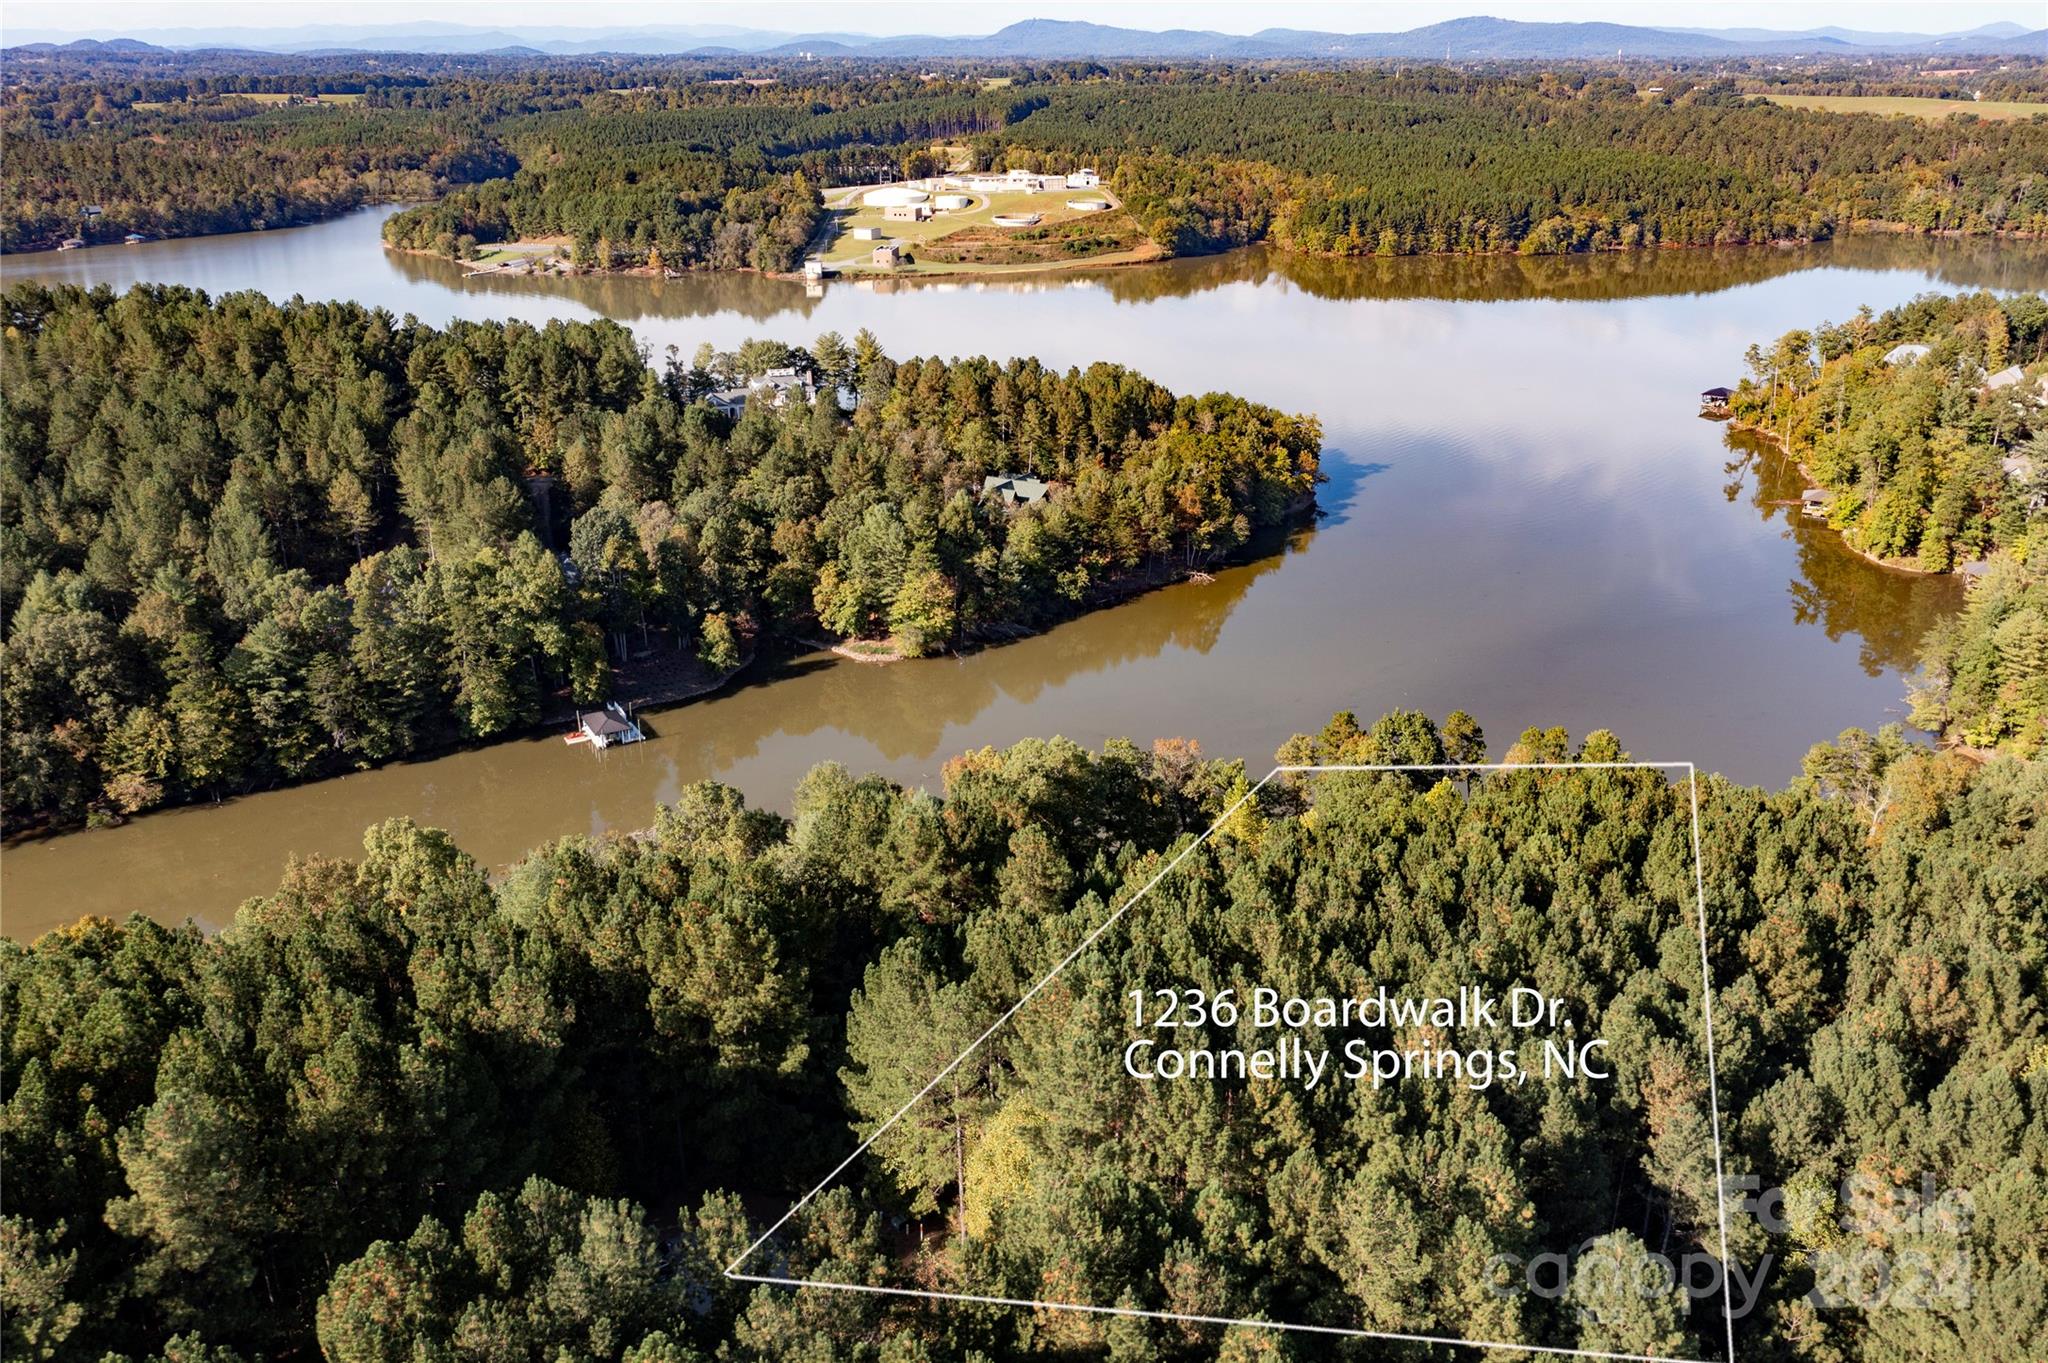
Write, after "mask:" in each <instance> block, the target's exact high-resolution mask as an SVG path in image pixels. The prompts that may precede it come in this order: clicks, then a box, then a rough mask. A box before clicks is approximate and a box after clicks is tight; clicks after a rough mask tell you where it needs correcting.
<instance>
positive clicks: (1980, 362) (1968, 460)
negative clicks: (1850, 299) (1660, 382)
mask: <svg viewBox="0 0 2048 1363" xmlns="http://www.w3.org/2000/svg"><path fill="white" fill-rule="evenodd" d="M1901 347H1906V349H1903V350H1902V349H1901ZM1921 347H1924V350H1923V349H1920V348H1921ZM2044 361H2048V298H2044V297H2043V296H2042V295H2040V294H2038V293H2034V294H2016V295H2011V296H2007V297H2003V298H2000V297H1996V296H1993V295H1991V294H1988V293H1977V294H1957V295H1954V296H1949V297H1944V296H1940V295H1927V296H1924V297H1921V298H1917V299H1915V300H1914V301H1912V302H1911V303H1907V304H1905V305H1903V306H1901V307H1897V308H1893V309H1891V310H1890V311H1888V312H1885V313H1882V314H1879V315H1875V316H1873V315H1872V314H1871V313H1870V311H1869V310H1868V309H1865V310H1863V311H1861V312H1859V313H1858V314H1857V315H1856V316H1854V317H1852V318H1850V319H1849V320H1848V321H1847V322H1842V323H1829V324H1822V325H1819V326H1816V327H1814V328H1813V329H1811V330H1800V331H1790V332H1787V333H1785V335H1783V336H1781V337H1779V338H1778V339H1777V341H1776V342H1774V343H1772V344H1771V345H1770V346H1769V347H1768V348H1766V347H1764V346H1760V345H1759V346H1752V347H1750V350H1749V354H1748V357H1747V362H1748V367H1749V370H1750V375H1749V377H1748V378H1745V379H1744V380H1743V382H1742V385H1741V387H1740V388H1739V389H1738V390H1737V391H1736V393H1735V395H1734V397H1733V398H1732V399H1731V400H1730V404H1729V405H1730V408H1731V409H1732V411H1733V413H1734V415H1735V418H1736V419H1737V420H1738V421H1739V422H1741V423H1743V424H1745V425H1749V426H1753V427H1755V428H1756V429H1758V430H1760V431H1763V432H1765V433H1766V434H1768V435H1770V436H1771V437H1772V438H1773V439H1775V440H1776V441H1777V442H1778V444H1779V445H1780V447H1781V448H1782V449H1784V450H1785V451H1786V452H1787V453H1788V454H1790V455H1791V456H1792V457H1793V458H1795V459H1796V460H1798V461H1799V463H1800V465H1801V466H1802V467H1803V468H1804V469H1805V470H1806V473H1807V476H1808V477H1809V478H1810V479H1811V480H1812V481H1813V483H1815V484H1816V485H1818V486H1819V487H1821V488H1824V489H1826V490H1827V491H1828V492H1829V493H1831V494H1833V500H1832V504H1831V505H1830V506H1829V508H1828V519H1829V523H1830V524H1831V525H1833V526H1835V527H1836V528H1837V529H1839V530H1841V531H1842V533H1843V535H1844V537H1845V538H1847V540H1848V541H1849V543H1850V544H1851V545H1853V546H1854V547H1855V548H1857V549H1859V550H1861V551H1863V552H1864V553H1866V554H1869V555H1871V556H1873V557H1875V558H1879V559H1883V560H1885V561H1887V562H1893V563H1903V564H1906V565H1909V566H1913V567H1917V568H1920V569H1923V570H1925V571H1929V572H1947V571H1949V570H1951V569H1954V568H1956V567H1958V566H1959V565H1962V564H1964V563H1968V562H1971V561H1974V560H1977V559H1981V558H1982V557H1984V556H1985V555H1986V554H1989V553H1991V552H1992V551H1993V550H1996V549H2007V550H2011V551H2013V552H2014V553H2016V554H2018V555H2019V556H2020V557H2022V558H2026V557H2028V556H2030V554H2038V553H2041V552H2044V551H2048V515H2044V512H2048V499H2044V497H2043V491H2044V488H2048V484H2044V482H2043V478H2044V477H2048V458H2044V457H2043V455H2044V452H2048V449H2044V447H2048V390H2044V389H2043V388H2041V386H2040V384H2041V383H2042V381H2043V380H2048V364H2044V363H2043V362H2044Z"/></svg>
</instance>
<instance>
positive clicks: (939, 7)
mask: <svg viewBox="0 0 2048 1363" xmlns="http://www.w3.org/2000/svg"><path fill="white" fill-rule="evenodd" d="M1472 14H1495V15H1501V16H1504V17H1507V18H1515V19H1529V20H1604V21H1607V22H1611V23H1625V24H1651V25H1660V24H1661V25H1684V26H1690V27H1713V28H1745V27H1755V28H1785V29H1796V28H1815V27H1819V26H1822V25H1826V24H1837V25H1840V26H1842V27H1844V28H1857V29H1868V30H1890V31H1907V32H1923V33H1925V32H1943V31H1954V30H1958V29H1966V28H1974V27H1976V26H1977V25H1979V24H1986V23H1994V22H1998V21H2000V20H2009V21H2011V22H2014V23H2018V24H2023V25H2025V26H2027V27H2029V28H2040V27H2042V26H2043V25H2044V23H2048V11H2044V8H2043V6H2042V4H2041V0H2023V2H2022V3H2002V2H2000V0H1988V2H1985V3H1978V2H1977V0H1854V2H1853V3H1842V2H1841V0H1833V2H1830V0H1775V2H1773V3H1764V2H1762V0H1755V2H1752V3H1744V2H1743V0H1733V2H1732V3H1731V2H1730V0H1637V2H1636V3H1633V4H1615V3H1602V2H1599V0H1593V2H1589V3H1582V2H1580V0H1521V2H1519V3H1518V2H1517V0H1472V3H1468V4H1448V3H1439V2H1438V0H1384V2H1383V3H1302V2H1300V0H1292V2H1290V0H1278V2H1277V3H1275V2H1274V0H1261V2H1259V3H1250V2H1249V0H1247V2H1244V3H1237V4H1222V3H1211V2H1205V0H1196V2H1195V3H1160V2H1159V0H1092V3H1072V0H1064V2H1063V0H1041V3H1012V2H1011V0H944V2H943V3H902V2H901V0H884V2H883V3H873V4H870V3H864V2H856V0H838V2H837V3H826V2H824V0H792V2H791V3H781V2H780V0H755V2H754V3H722V4H696V3H688V4H684V3H669V4H659V3H645V2H641V0H614V2H612V3H607V2H606V0H596V2H595V3H586V4H577V5H570V6H564V5H562V4H561V3H559V0H545V2H536V0H403V3H392V2H390V0H363V2H360V3H341V4H322V5H310V4H309V5H299V4H292V3H278V0H267V2H266V3H249V2H248V0H155V2H154V3H138V2H136V0H112V2H111V3H98V4H79V3H77V0H56V2H54V3H53V0H9V3H8V4H7V6H6V15H5V18H4V20H0V42H4V41H6V30H7V29H9V28H14V29H30V28H33V29H59V30H64V31H67V32H76V33H90V34H95V35H107V34H118V33H122V32H133V31H137V30H144V29H150V30H156V29H176V28H223V27H260V28H276V27H297V26H299V25H303V24H318V23H344V24H365V23H366V24H402V23H411V22H415V21H419V20H439V21H444V22H453V23H464V24H476V25H483V26H490V27H497V26H502V25H532V26H544V27H550V28H558V27H569V28H599V29H602V28H618V27H631V26H635V25H641V24H730V25H738V26H743V27H748V28H766V29H783V30H789V31H793V32H794V31H812V32H817V31H825V30H839V31H843V32H856V33H987V32H990V31H993V30H995V29H998V28H1001V27H1002V26H1003V25H1005V24H1009V23H1014V22H1015V21H1017V20H1019V19H1029V18H1055V19H1090V20H1093V21H1095V22H1097V23H1106V24H1124V25H1128V26H1130V27H1133V28H1155V29H1156V28H1207V29H1216V30H1219V31H1221V32H1225V33H1249V32H1252V31H1254V30H1256V29H1261V28H1269V27H1285V28H1316V29H1325V30H1335V31H1338V32H1351V33H1357V32H1383V31H1390V30H1401V29H1409V28H1417V27H1420V26H1421V25H1424V24H1432V23H1436V22H1438V21H1439V20H1443V19H1452V18H1457V17H1460V16H1463V15H1472Z"/></svg>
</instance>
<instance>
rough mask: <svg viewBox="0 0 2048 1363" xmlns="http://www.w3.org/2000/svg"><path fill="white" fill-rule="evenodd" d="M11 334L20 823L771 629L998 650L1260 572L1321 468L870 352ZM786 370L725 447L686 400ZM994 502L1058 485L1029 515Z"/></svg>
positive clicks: (1259, 423) (1166, 417)
mask: <svg viewBox="0 0 2048 1363" xmlns="http://www.w3.org/2000/svg"><path fill="white" fill-rule="evenodd" d="M4 307H5V324H6V329H5V334H4V340H0V388H4V394H0V431H4V437H0V439H4V448H0V562H4V569H0V609H4V612H5V617H6V635H5V647H4V654H0V701H4V704H5V709H6V720H5V724H6V731H5V738H6V749H5V751H6V763H5V767H6V773H5V781H6V785H5V796H6V805H7V816H8V818H9V819H10V820H13V821H28V820H32V819H37V818H56V819H77V818H81V817H88V816H93V815H112V814H120V813H127V812H133V811H136V810H140V809H144V808H148V807H149V806H152V805H155V804H157V803H160V802H162V801H165V800H176V799H183V798H203V797H208V796H216V795H219V794H223V793H226V792H231V791H236V790H242V789H247V788H250V787H251V786H254V785H257V784H262V783H270V782H274V781H277V780H281V779H283V780H290V779H297V778H301V777H308V776H316V775H322V774H326V773H330V772H334V771H339V770H346V769H349V768H352V767H360V766H366V765H370V764H374V763H378V762H382V761H386V760H388V759H390V758H393V757H397V756H401V755H403V754H406V753H409V752H416V751H420V750H422V749H424V748H429V747H432V746H435V745H438V744H445V743H448V742H452V741H457V740H462V739H472V738H486V737H489V736H492V735H495V734H501V733H504V732H507V731H508V730H512V729H515V728H519V727H522V726H529V725H532V724H534V723H536V722H538V721H540V720H541V719H542V718H543V717H544V715H545V714H546V713H547V712H548V711H549V710H550V709H551V708H556V709H559V708H560V707H564V706H566V704H567V703H568V702H569V701H571V700H573V701H575V702H578V703H588V702H594V701H597V700H601V699H604V698H606V697H607V696H609V695H611V694H612V693H613V684H614V677H615V674H617V673H619V672H621V671H624V670H627V669H631V668H635V667H641V666H644V665H646V660H647V659H649V658H650V657H651V658H654V659H656V660H657V661H658V660H659V659H660V658H661V657H662V656H664V655H668V656H673V655H676V654H678V653H682V654H685V655H687V654H690V653H694V654H695V655H696V656H697V658H698V659H699V660H700V661H701V664H702V666H703V667H704V668H705V669H708V670H709V672H710V673H712V674H721V673H724V672H728V671H730V670H731V669H732V668H734V667H735V666H737V665H738V664H739V663H740V662H741V661H742V659H743V658H744V657H745V656H747V655H748V653H749V652H750V651H751V649H752V647H753V642H754V641H755V640H757V639H759V638H760V637H762V636H763V635H765V634H771V633H783V634H787V633H790V632H796V633H797V634H799V635H802V634H804V633H806V632H808V631H811V630H813V629H815V628H816V627H818V626H822V628H823V629H824V630H826V631H829V632H832V633H835V634H838V635H843V636H849V637H854V638H862V639H891V640H893V643H894V647H895V649H896V650H897V651H899V652H902V653H905V654H909V655H912V656H915V655H919V654H924V653H931V652H936V651H939V650H942V649H945V648H949V647H952V646H954V645H955V644H957V643H959V642H962V641H972V640H978V639H989V638H997V637H1003V636H1005V635H1007V634H1011V633H1015V632H1018V631H1020V630H1025V629H1028V628H1030V627H1033V626H1035V625H1037V624H1040V623H1043V622H1047V621H1050V620H1053V619H1057V618H1059V617H1060V616H1062V615H1066V614H1070V613H1072V612H1074V611H1076V610H1078V609H1082V608H1085V607H1087V606H1089V605H1091V604H1096V603H1099V602H1100V601H1102V600H1105V599H1107V598H1109V597H1111V596H1113V595H1115V594H1117V593H1119V592H1121V591H1124V590H1127V589H1129V588H1131V587H1134V586H1138V585H1142V584H1144V583H1146V582H1154V581H1163V580H1168V579H1171V578H1172V577H1175V576H1178V575H1180V574H1182V573H1184V572H1186V571H1188V570H1189V569H1192V568H1196V567H1199V566H1201V565H1203V564H1205V563H1208V562H1210V561H1212V560H1214V559H1216V558H1218V557H1220V556H1222V555H1226V554H1229V553H1231V552H1233V551H1236V550H1239V549H1241V548H1243V547H1245V546H1246V545H1247V544H1248V543H1249V542H1250V541H1251V539H1252V537H1253V536H1254V535H1255V533H1256V532H1257V531H1259V530H1260V529H1261V528H1262V527H1268V526H1274V525H1277V524H1279V523H1281V522H1282V521H1283V520H1284V519H1286V518H1288V517H1289V516H1291V515H1293V514H1296V513H1298V512H1300V511H1302V510H1304V509H1306V507H1307V506H1308V504H1309V503H1310V502H1311V501H1312V499H1313V496H1314V487H1315V484H1316V482H1317V480H1318V478H1319V476H1320V475H1319V472H1318V456H1319V452H1320V446H1321V433H1320V430H1319V428H1318V426H1317V424H1316V423H1315V421H1314V420H1313V419H1309V418H1303V417H1290V416H1286V415H1284V414H1282V413H1279V412H1276V411H1274V410H1272V409H1270V408H1266V407H1262V406H1258V405H1256V404H1253V403H1249V402H1246V401H1243V400H1242V399H1239V398H1235V397H1231V396H1227V395H1222V394H1209V395H1206V396H1201V397H1176V396H1175V395H1174V394H1172V393H1170V392H1168V391H1166V390H1165V389H1164V388H1161V387H1160V386H1159V385H1157V384H1155V383H1151V382H1149V381H1148V380H1146V379H1144V378H1142V377H1141V376H1139V375H1137V374H1134V373H1132V372H1130V371H1128V370H1125V369H1121V368H1118V367H1116V366H1114V365H1107V364H1098V365H1093V366H1090V367H1089V368H1088V369H1086V370H1085V371H1084V370H1069V371H1068V372H1066V373H1058V372H1055V371H1052V370H1048V369H1046V368H1045V367H1044V366H1042V365H1040V364H1038V363H1037V362H1035V361H1031V360H1011V361H1007V362H1003V363H998V362H996V361H993V360H987V359H978V358H977V359H963V360H953V361H950V362H949V361H943V360H938V359H928V360H917V359H911V360H904V361H902V362H900V363H899V362H897V361H895V360H892V359H890V358H889V357H888V356H886V355H885V354H883V353H882V351H881V348H880V346H879V345H878V344H876V342H875V341H874V338H873V337H872V336H869V335H868V334H866V333H865V332H864V333H862V334H861V335H860V336H858V337H856V338H855V339H854V340H853V341H852V342H851V343H848V342H845V341H844V340H842V339H841V338H840V337H838V336H836V335H832V334H829V333H828V334H827V335H825V336H823V337H821V338H820V339H819V341H818V343H817V344H816V345H815V346H814V347H812V348H811V349H810V350H808V351H804V350H798V349H792V348H790V347H787V346H783V345H780V344H776V343H769V342H750V343H748V344H747V345H746V346H744V347H742V348H741V350H740V351H739V352H738V353H736V354H719V353H714V352H713V351H711V350H710V349H709V348H708V347H706V348H704V349H703V350H701V351H700V352H699V354H698V355H697V356H695V357H693V359H692V360H691V361H689V362H685V361H684V360H682V359H681V358H680V357H674V356H672V357H670V359H669V361H668V363H667V364H666V365H665V366H664V367H661V368H656V367H654V366H651V365H649V364H648V363H647V362H646V360H645V358H644V357H643V356H642V354H641V353H640V350H639V348H638V347H637V345H636V343H635V341H634V340H633V337H632V335H631V333H630V332H628V331H627V330H626V329H625V328H624V327H621V326H619V325H617V324H615V323H612V322H608V321H607V322H596V323H574V324H564V323H550V324H549V325H547V326H546V327H545V328H538V329H537V328H534V327H531V326H528V325H526V324H523V323H468V322H462V323H456V324H454V325H452V326H450V327H449V328H447V329H446V330H437V329H435V328H433V327H429V326H425V325H422V324H419V323H417V322H415V321H411V320H409V319H408V320H406V321H403V322H401V321H399V320H397V319H394V318H392V317H391V316H390V315H388V314H386V313H383V312H381V311H377V310H373V309H368V308H363V307H360V306H358V305H355V304H345V303H318V304H315V303H304V302H298V301H294V302H292V303H289V304H285V305H282V306H280V305H278V304H275V303H272V302H270V301H268V300H267V299H264V298H263V297H261V296H260V295H256V294H235V295H230V296H227V297H224V298H221V299H218V300H215V299H209V298H208V297H207V296H206V295H204V294H201V293H198V292H195V291H192V290H186V289H178V288H166V287H140V286H139V287H137V288H135V289H134V290H131V291H130V292H129V293H127V294H125V295H120V296H117V295H115V294H113V293H112V292H110V291H106V290H97V291H94V292H90V293H88V292H83V291H80V290H78V289H75V288H70V287H65V288H58V289H45V288H43V287H40V286H36V285H22V286H19V287H17V288H14V289H11V290H9V291H8V292H7V294H6V295H5V300H4ZM771 369H772V370H780V371H783V373H784V374H785V375H789V376H793V377H785V378H784V379H783V380H782V383H783V384H784V385H785V386H784V387H783V388H777V387H776V386H775V385H774V384H773V383H763V384H760V385H759V386H758V387H757V388H756V390H755V391H754V392H753V394H752V396H751V397H749V398H748V400H747V404H746V406H745V408H744V409H743V410H742V411H741V413H740V415H739V416H738V417H737V419H733V418H730V417H728V416H726V415H723V414H721V412H719V411H718V410H715V409H714V408H713V407H711V406H710V405H709V404H708V403H707V402H705V401H703V400H702V399H703V397H704V395H705V394H706V393H707V392H709V391H712V390H714V389H722V388H727V387H728V386H730V385H738V384H745V383H747V382H748V380H749V378H750V377H759V376H761V375H763V374H764V372H766V371H769V370H771ZM805 383H810V384H814V385H815V388H816V392H817V397H816V398H815V400H810V399H808V391H809V390H808V389H807V388H806V387H805V386H804V384H805ZM997 473H1001V474H1005V475H1027V474H1028V475H1036V476H1037V477H1039V478H1041V479H1044V480H1047V481H1048V482H1049V483H1050V484H1051V491H1050V494H1049V495H1048V496H1046V497H1045V498H1044V499H1043V500H1042V501H1037V502H1033V503H1031V504H1029V505H1018V506H1013V505H1006V504H1005V503H1004V502H1003V501H1002V500H1000V499H998V498H996V497H994V496H984V495H983V480H984V479H985V478H986V477H987V476H988V475H991V474H997Z"/></svg>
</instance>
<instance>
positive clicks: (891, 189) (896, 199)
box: [861, 185, 931, 208]
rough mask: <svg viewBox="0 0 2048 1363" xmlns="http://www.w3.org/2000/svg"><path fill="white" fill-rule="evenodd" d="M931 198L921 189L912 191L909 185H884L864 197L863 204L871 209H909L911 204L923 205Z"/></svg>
mask: <svg viewBox="0 0 2048 1363" xmlns="http://www.w3.org/2000/svg"><path fill="white" fill-rule="evenodd" d="M929 198H931V195H929V194H927V193H925V192H924V191H923V190H921V189H912V188H911V187H910V186H909V185H884V186H883V187H882V188H880V189H871V190H869V191H868V192H867V193H866V194H864V195H862V196H861V202H862V203H864V204H866V205H867V206H868V207H869V208H907V207H909V206H910V205H911V204H921V203H923V202H925V201H926V200H927V199H929Z"/></svg>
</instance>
